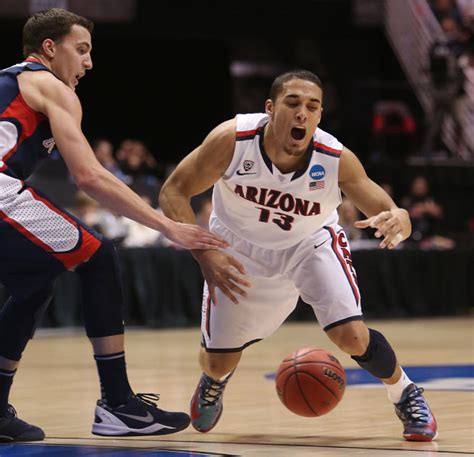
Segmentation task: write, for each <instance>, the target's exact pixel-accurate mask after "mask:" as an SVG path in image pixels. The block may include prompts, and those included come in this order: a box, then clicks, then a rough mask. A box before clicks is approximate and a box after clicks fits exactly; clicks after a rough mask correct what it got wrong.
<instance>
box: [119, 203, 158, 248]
mask: <svg viewBox="0 0 474 457" xmlns="http://www.w3.org/2000/svg"><path fill="white" fill-rule="evenodd" d="M140 197H141V198H142V200H143V201H145V202H146V203H148V204H149V205H151V200H150V198H149V197H148V196H147V195H140ZM121 219H122V220H121V222H122V224H123V226H124V228H125V229H126V231H127V232H126V235H125V238H124V239H123V240H122V243H121V244H122V246H123V247H127V248H137V247H148V246H156V245H157V244H159V239H160V238H161V237H162V235H161V233H160V232H157V231H156V230H152V229H150V228H149V227H147V226H145V225H142V224H138V223H137V222H135V221H134V220H132V219H128V218H126V217H122V218H121Z"/></svg>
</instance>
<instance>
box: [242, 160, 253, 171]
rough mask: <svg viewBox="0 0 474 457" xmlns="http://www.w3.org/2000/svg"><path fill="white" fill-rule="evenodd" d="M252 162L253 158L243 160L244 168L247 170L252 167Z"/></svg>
mask: <svg viewBox="0 0 474 457" xmlns="http://www.w3.org/2000/svg"><path fill="white" fill-rule="evenodd" d="M254 163H255V162H254V161H253V160H244V170H245V171H249V170H250V169H251V168H252V167H253V165H254Z"/></svg>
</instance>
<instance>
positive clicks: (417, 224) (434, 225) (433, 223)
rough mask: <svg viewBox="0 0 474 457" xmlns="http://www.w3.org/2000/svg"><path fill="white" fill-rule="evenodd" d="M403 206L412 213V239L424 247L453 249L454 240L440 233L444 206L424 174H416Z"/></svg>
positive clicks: (403, 200) (417, 244)
mask: <svg viewBox="0 0 474 457" xmlns="http://www.w3.org/2000/svg"><path fill="white" fill-rule="evenodd" d="M402 207H403V208H405V209H406V210H407V211H408V213H409V214H410V219H411V223H412V227H413V230H412V234H411V237H410V240H411V241H412V242H414V243H415V245H416V246H417V247H420V248H422V249H452V248H454V245H455V243H454V241H453V240H451V239H450V238H446V237H444V236H440V235H439V234H438V230H439V227H438V225H439V222H440V221H441V220H442V219H443V207H442V206H441V205H440V204H439V203H438V202H437V201H436V200H435V199H434V198H433V196H432V195H431V192H430V188H429V184H428V181H427V179H426V178H425V177H424V176H416V177H415V178H414V179H413V181H412V182H411V184H410V190H409V193H408V194H407V195H405V196H404V197H403V198H402Z"/></svg>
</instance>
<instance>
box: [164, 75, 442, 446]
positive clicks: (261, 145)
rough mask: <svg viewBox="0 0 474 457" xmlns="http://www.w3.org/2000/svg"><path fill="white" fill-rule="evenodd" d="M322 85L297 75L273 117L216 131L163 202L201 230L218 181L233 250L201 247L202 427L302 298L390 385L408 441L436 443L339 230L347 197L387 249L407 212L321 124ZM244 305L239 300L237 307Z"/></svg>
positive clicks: (279, 89) (289, 79)
mask: <svg viewBox="0 0 474 457" xmlns="http://www.w3.org/2000/svg"><path fill="white" fill-rule="evenodd" d="M322 99H323V90H322V85H321V81H320V80H319V78H318V77H317V76H316V75H314V74H313V73H311V72H308V71H304V70H298V71H294V72H289V73H285V74H283V75H281V76H279V77H278V78H276V79H275V81H274V82H273V85H272V87H271V90H270V98H269V99H268V100H267V101H266V103H265V111H266V112H265V113H257V114H243V115H242V114H241V115H237V116H236V118H234V119H232V120H229V121H227V122H224V123H222V124H220V125H219V126H218V127H216V128H215V129H214V130H212V131H211V132H210V133H209V135H208V136H207V138H206V139H205V140H204V142H203V143H202V144H201V145H200V146H199V147H197V148H196V149H195V150H194V151H193V152H191V153H190V154H189V155H188V156H187V157H186V158H185V159H184V160H183V161H182V162H181V163H180V164H179V165H178V167H177V168H176V170H175V171H174V172H173V174H172V175H171V176H170V177H169V179H168V180H167V182H166V183H165V184H164V186H163V188H162V191H161V194H160V206H161V208H162V209H163V210H164V212H165V214H166V215H167V216H169V217H171V218H172V219H174V220H175V221H180V222H186V223H193V222H194V220H195V219H194V214H193V212H192V210H191V206H190V203H189V202H190V198H191V197H192V196H193V195H196V194H199V193H201V192H203V191H205V190H206V189H208V188H210V187H211V186H212V185H214V190H213V213H212V215H211V219H210V228H211V231H212V232H214V233H215V234H217V235H219V236H220V237H221V238H223V239H225V240H226V241H227V242H228V243H229V245H230V246H229V248H227V249H226V250H225V251H215V250H213V251H211V250H202V251H194V257H195V258H196V259H197V261H198V262H199V264H200V266H201V269H202V272H203V274H204V276H205V279H206V284H205V288H204V296H203V303H202V323H201V329H202V349H201V353H200V363H201V367H202V370H203V374H202V376H201V379H200V381H199V383H198V386H197V388H196V391H195V393H194V396H193V397H192V400H191V423H192V425H193V426H194V428H195V429H196V430H199V431H201V432H207V431H209V430H211V429H212V428H213V427H214V426H215V425H216V423H217V422H218V420H219V418H220V416H221V413H222V408H223V404H222V399H223V393H224V389H225V386H226V384H227V382H228V381H229V379H230V377H231V376H232V373H233V372H234V370H235V367H236V366H237V364H238V362H239V360H240V358H241V355H242V351H243V350H244V349H245V348H246V347H247V346H248V345H250V344H252V343H255V342H257V341H260V340H262V339H263V338H265V337H267V336H269V335H271V334H272V333H273V332H274V331H275V330H276V329H277V328H278V327H279V326H280V325H281V324H282V323H283V322H284V321H285V319H286V318H287V316H288V315H289V314H290V313H291V311H292V310H293V309H294V307H295V306H296V303H297V299H298V296H299V295H300V296H301V297H302V298H303V300H304V301H305V302H306V303H308V304H310V305H311V306H312V307H313V309H314V312H315V314H316V316H317V319H318V322H319V323H320V325H321V326H322V327H323V329H324V331H325V332H326V333H327V335H328V337H329V338H330V339H331V340H332V341H333V342H334V343H335V344H336V345H337V346H338V347H339V348H340V349H341V350H342V351H344V352H346V353H348V354H350V355H351V357H352V358H353V359H354V360H355V361H357V363H358V364H359V365H360V366H361V367H363V368H364V369H366V370H367V371H369V372H370V373H372V374H373V375H374V376H376V377H378V378H380V379H381V380H382V381H383V382H384V384H385V385H386V387H387V389H388V396H389V398H390V400H391V402H392V403H394V405H395V411H396V413H397V415H398V416H399V418H400V419H401V421H402V422H403V426H404V431H403V436H404V437H405V438H406V439H407V440H414V441H431V440H432V439H434V438H435V437H436V433H437V427H436V421H435V418H434V417H433V414H432V413H431V411H430V409H429V407H428V405H427V403H426V401H425V399H424V397H423V395H422V393H423V389H422V388H419V387H417V386H416V385H415V384H414V383H413V382H412V381H411V380H410V379H409V378H408V377H407V375H406V374H405V373H404V371H403V370H402V368H401V367H400V365H399V364H398V362H397V358H396V356H395V353H394V351H393V349H392V347H391V346H390V344H389V343H388V341H387V340H386V339H385V338H384V336H383V335H382V334H381V333H380V332H378V331H377V330H374V329H369V328H367V326H366V324H365V323H364V321H363V317H362V310H361V299H360V294H359V289H358V287H357V279H356V273H355V271H354V268H353V266H352V262H351V255H350V250H349V244H348V241H347V238H346V236H345V234H344V231H343V229H342V228H341V227H340V226H339V225H338V215H337V210H336V209H337V207H338V205H339V204H340V203H341V191H342V192H343V193H344V194H345V195H346V196H347V197H349V198H350V199H351V200H352V202H353V203H354V204H355V205H356V206H357V207H358V208H359V209H360V210H361V211H362V212H363V213H364V214H365V215H366V216H367V219H365V220H363V221H358V222H357V223H356V225H357V226H358V227H359V228H366V227H372V228H375V229H376V232H375V236H376V237H378V238H380V239H381V242H380V247H381V248H388V249H393V248H394V247H395V246H396V245H397V244H398V243H400V242H401V241H402V240H404V239H406V238H407V237H408V236H409V235H410V231H411V224H410V220H409V217H408V213H407V211H405V210H404V209H401V208H398V207H397V206H396V205H395V203H394V202H393V201H392V199H391V198H390V197H389V195H388V194H387V193H386V192H385V191H384V190H383V189H382V188H381V187H380V186H378V185H377V184H376V183H374V182H373V181H372V180H370V179H369V178H368V177H367V175H366V173H365V171H364V169H363V167H362V165H361V163H360V162H359V160H358V159H357V157H356V156H355V155H354V154H353V153H352V152H351V151H350V150H349V149H347V148H346V147H344V146H343V145H342V144H341V143H340V142H339V141H338V140H337V139H336V138H334V137H333V136H332V135H330V134H329V133H326V132H324V131H323V130H321V129H320V128H318V124H319V122H320V120H321V112H322ZM237 303H238V304H237Z"/></svg>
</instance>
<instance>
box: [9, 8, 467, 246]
mask: <svg viewBox="0 0 474 457" xmlns="http://www.w3.org/2000/svg"><path fill="white" fill-rule="evenodd" d="M21 3H22V2H18V3H17V4H15V2H6V3H5V4H3V2H2V3H1V4H0V25H1V27H0V36H1V37H2V38H3V40H2V42H3V43H5V42H6V40H7V36H8V39H9V42H11V43H19V42H20V40H19V39H18V40H13V35H15V34H16V35H17V36H19V35H20V33H21V24H22V22H23V20H24V17H26V16H27V14H28V13H30V12H31V11H33V10H37V9H42V8H47V7H51V6H59V7H66V8H69V9H71V10H72V11H75V12H77V13H79V14H83V15H86V16H88V17H91V18H92V19H93V20H95V22H96V30H95V34H94V51H93V58H94V64H95V68H94V70H93V71H91V72H90V73H88V75H87V78H85V79H84V80H83V81H81V86H80V87H79V88H78V92H79V96H80V98H81V99H82V101H83V105H84V122H83V124H84V131H85V132H86V134H87V136H88V138H89V140H90V142H91V145H92V146H93V150H94V152H95V154H96V156H97V158H98V160H99V161H100V163H101V164H102V165H104V166H105V167H106V168H107V169H108V170H110V171H111V172H112V173H113V174H114V175H115V176H117V177H118V178H119V179H121V180H122V181H123V182H124V183H126V184H127V185H129V186H130V187H131V188H132V189H133V190H135V191H136V192H137V193H138V194H139V195H140V196H141V197H142V198H143V199H144V200H146V201H148V202H149V203H150V204H151V205H152V206H153V207H155V208H156V209H157V211H159V210H160V209H159V206H158V199H157V197H158V193H159V190H160V187H161V185H162V183H163V182H164V180H165V179H166V177H167V176H168V175H169V173H170V172H171V171H172V170H173V168H174V167H175V165H176V163H177V162H179V160H181V158H183V157H184V156H185V155H186V154H187V153H188V152H190V151H191V150H192V149H193V148H194V147H195V146H196V145H197V144H199V142H200V141H202V139H203V135H205V133H206V132H207V131H208V130H210V129H211V128H212V127H213V126H214V125H216V124H217V123H219V122H222V121H223V120H225V119H228V118H231V117H233V116H234V115H235V114H236V113H238V112H253V111H261V110H262V109H263V105H264V101H265V99H266V98H267V95H268V89H269V87H270V84H271V81H272V80H273V78H274V77H275V76H276V75H277V74H279V73H280V72H282V71H285V70H288V69H292V68H295V67H303V68H307V69H309V70H311V71H314V72H315V73H316V74H318V75H319V76H320V77H321V79H322V81H323V84H324V97H325V98H324V113H323V121H322V123H321V128H323V129H325V130H328V131H329V132H330V133H332V134H334V135H335V136H336V137H338V138H339V140H341V142H343V144H345V145H346V146H347V147H349V148H350V149H352V150H353V151H354V152H355V153H356V154H357V155H358V156H359V157H360V159H361V161H362V162H363V164H364V166H365V167H366V169H367V171H368V173H369V175H370V176H371V177H372V178H373V179H374V180H375V181H377V182H378V183H380V184H382V185H383V186H384V188H385V189H386V190H387V191H388V192H389V193H390V195H391V196H392V197H393V199H394V200H395V201H396V203H397V204H399V205H401V206H403V207H404V208H406V209H407V210H408V211H409V212H410V215H411V218H412V221H413V233H412V236H411V238H410V239H409V240H407V241H406V242H405V243H403V244H402V245H401V246H400V249H413V248H419V249H443V250H444V249H454V248H465V247H472V246H474V205H473V203H472V197H474V38H473V37H474V0H403V1H400V0H386V1H382V0H334V1H325V0H313V1H311V0H305V1H302V2H299V3H298V6H295V5H286V6H281V7H276V6H275V5H274V4H273V3H272V2H269V1H267V0H262V1H261V2H256V3H252V4H251V3H250V2H246V1H244V2H243V3H242V4H241V5H240V6H239V7H237V6H232V7H229V8H227V7H226V8H224V6H223V5H220V4H219V3H218V2H211V1H209V2H198V3H196V4H194V3H193V2H189V4H187V5H181V6H176V5H175V6H172V5H171V4H170V5H164V4H161V3H160V5H157V3H155V2H151V1H145V0H136V1H134V0H124V1H123V2H120V5H118V4H117V2H115V3H114V8H111V3H110V1H108V0H100V1H94V2H92V1H85V0H84V1H80V0H36V1H35V0H30V2H29V3H28V7H26V6H25V5H23V6H21V5H20V4H21ZM2 5H3V6H2ZM22 8H23V9H22ZM248 8H252V14H248V11H249V10H248ZM289 10H291V11H293V12H294V14H295V15H296V16H295V18H291V17H289V16H288V14H286V13H288V11H289ZM230 15H232V16H233V18H230V17H229V16H230ZM303 17H304V18H305V21H307V22H305V21H303V20H302V19H303ZM223 19H224V20H223ZM263 22H265V28H266V30H265V31H263V30H262V29H261V26H262V25H263ZM232 24H234V25H232ZM263 32H265V33H263ZM9 48H10V49H9V50H7V51H6V52H3V53H2V56H0V61H1V62H0V63H1V66H2V67H6V66H8V65H10V64H11V63H12V62H15V61H20V60H21V54H20V53H21V50H20V49H19V46H18V48H17V49H15V48H14V47H13V46H10V47H9ZM152 60H153V65H151V61H152ZM153 66H156V68H157V69H156V70H155V69H153V68H154V67H153ZM51 159H52V160H50V161H47V163H45V164H44V166H43V167H42V168H41V169H40V170H38V172H37V173H35V175H34V176H33V177H32V180H31V181H32V183H33V184H34V185H37V186H38V187H39V188H40V189H42V190H44V191H45V192H46V193H47V194H49V195H50V196H51V197H52V198H53V199H56V200H57V202H58V203H59V204H62V205H65V206H66V207H68V208H69V209H70V211H71V212H73V213H75V214H77V215H78V216H79V217H81V218H82V219H83V220H84V221H85V222H86V223H88V224H89V225H91V226H92V227H94V228H95V229H96V230H98V231H99V232H101V233H103V234H104V235H106V236H108V237H109V238H111V239H113V240H115V241H116V243H117V244H119V245H121V246H123V247H140V246H170V242H169V241H168V240H166V239H165V238H164V237H162V236H161V235H160V234H159V233H157V232H154V231H152V230H149V229H147V228H146V227H143V226H140V225H139V224H136V223H135V222H133V221H130V220H128V219H126V218H124V217H121V216H118V215H116V214H113V213H111V212H109V211H107V210H106V209H104V208H101V207H100V205H99V204H98V203H97V202H96V201H94V200H93V199H91V198H90V197H88V196H87V195H85V194H84V193H83V192H80V191H78V190H77V189H76V188H75V185H74V183H73V182H72V180H71V179H70V178H69V177H68V174H67V169H66V167H65V165H64V163H63V161H62V159H61V157H60V156H59V155H58V154H53V155H52V157H51ZM194 206H195V210H196V212H197V215H198V223H199V224H201V225H203V226H206V225H207V220H208V217H209V214H210V211H211V210H212V203H211V200H210V192H206V193H205V194H203V195H201V196H198V197H197V198H195V199H194ZM339 210H340V222H341V224H342V225H343V226H344V227H345V228H346V230H347V233H348V236H349V239H350V240H351V245H352V248H353V249H372V248H374V247H376V246H377V245H378V241H377V240H376V239H375V238H374V237H373V233H370V232H368V231H360V230H357V229H356V228H354V226H353V222H354V221H355V220H357V219H359V218H361V217H362V215H361V214H360V213H359V212H358V210H357V209H356V208H355V207H354V206H353V205H352V204H351V202H349V201H348V200H346V199H344V200H343V203H342V205H341V207H340V209H339Z"/></svg>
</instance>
